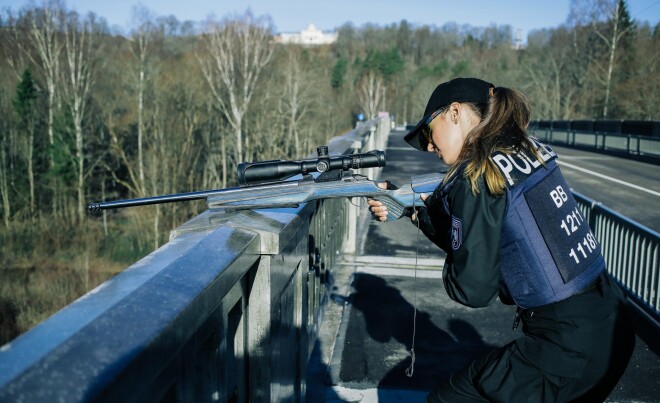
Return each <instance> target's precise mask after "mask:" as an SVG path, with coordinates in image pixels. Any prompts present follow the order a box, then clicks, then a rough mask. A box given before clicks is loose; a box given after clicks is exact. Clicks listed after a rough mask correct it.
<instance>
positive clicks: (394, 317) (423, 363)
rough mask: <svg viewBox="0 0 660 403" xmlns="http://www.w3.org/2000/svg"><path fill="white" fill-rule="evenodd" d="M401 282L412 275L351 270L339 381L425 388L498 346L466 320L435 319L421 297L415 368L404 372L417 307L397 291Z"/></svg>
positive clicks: (399, 387)
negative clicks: (353, 271)
mask: <svg viewBox="0 0 660 403" xmlns="http://www.w3.org/2000/svg"><path fill="white" fill-rule="evenodd" d="M400 281H407V282H410V281H411V279H410V278H406V279H401V278H399V279H397V278H394V277H387V278H383V277H379V276H375V275H371V274H365V273H356V274H355V276H354V281H353V289H354V292H353V293H352V294H351V296H350V298H349V302H350V304H351V309H350V314H349V322H348V328H347V331H346V333H347V338H346V342H345V344H344V347H343V352H342V367H341V372H340V378H341V381H342V383H344V384H349V385H350V384H360V383H368V384H371V385H378V389H379V390H381V389H407V390H427V391H428V390H430V389H431V388H432V387H433V385H435V384H436V383H437V382H438V381H440V380H443V379H447V378H448V377H449V376H450V375H451V374H452V373H454V372H456V371H458V370H459V369H461V368H463V367H464V366H466V365H468V364H469V363H470V362H471V361H473V360H474V359H476V358H478V357H480V356H482V355H484V354H486V353H487V352H488V351H490V350H492V349H493V348H496V347H497V346H496V345H491V344H488V343H485V342H484V341H483V338H482V337H481V335H480V334H479V333H478V331H477V330H476V329H475V327H474V326H473V325H472V324H470V323H469V322H467V321H465V320H462V319H456V318H446V317H443V318H439V317H437V318H435V319H434V318H433V316H432V315H431V314H430V313H429V312H428V311H426V310H425V309H424V308H422V307H426V306H427V304H426V303H425V301H418V302H421V304H420V307H418V310H417V316H416V328H415V345H414V352H415V363H414V367H413V369H414V371H413V372H412V376H410V377H409V376H407V375H406V372H407V370H408V371H409V368H410V366H411V363H412V357H411V354H410V350H411V348H412V347H413V320H414V317H415V309H414V306H413V305H412V304H411V303H410V302H409V301H408V300H407V299H406V298H404V297H403V295H402V294H401V291H400V290H399V288H398V286H397V284H396V283H399V282H400ZM420 281H421V280H420ZM424 281H425V282H427V281H428V280H424ZM418 284H419V283H418ZM420 285H422V284H420ZM426 285H427V286H428V284H426ZM436 285H437V286H441V284H436ZM422 288H426V287H422ZM383 393H386V391H383ZM379 395H380V392H379Z"/></svg>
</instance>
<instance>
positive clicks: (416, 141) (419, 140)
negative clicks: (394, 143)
mask: <svg viewBox="0 0 660 403" xmlns="http://www.w3.org/2000/svg"><path fill="white" fill-rule="evenodd" d="M425 121H426V119H422V120H420V121H419V123H417V126H415V128H414V129H412V130H411V131H409V132H408V134H406V135H405V137H404V138H403V139H404V140H406V143H408V144H410V145H411V146H412V147H414V148H416V149H418V150H419V151H427V149H428V145H429V144H428V141H426V138H424V135H423V134H422V130H424V125H425V123H424V122H425Z"/></svg>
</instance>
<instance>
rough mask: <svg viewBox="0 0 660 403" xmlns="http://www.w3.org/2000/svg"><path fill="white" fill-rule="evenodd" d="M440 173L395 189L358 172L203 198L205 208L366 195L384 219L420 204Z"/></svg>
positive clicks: (275, 204)
mask: <svg viewBox="0 0 660 403" xmlns="http://www.w3.org/2000/svg"><path fill="white" fill-rule="evenodd" d="M442 177H443V176H442V174H439V173H432V174H427V175H420V176H415V177H413V178H412V180H411V183H410V184H406V185H404V186H402V187H400V188H398V189H395V190H390V189H381V188H380V187H378V182H375V181H372V180H370V179H369V178H367V177H366V176H362V175H347V176H344V177H343V178H342V179H341V180H338V181H329V182H314V181H312V180H309V181H305V180H302V181H297V182H293V181H292V182H284V183H277V184H271V185H261V186H250V187H245V188H235V189H227V191H226V192H218V193H216V194H213V195H210V196H209V197H208V198H207V205H208V207H209V209H212V210H217V209H223V210H245V209H265V208H275V207H292V206H299V205H300V204H302V203H307V202H310V201H314V200H319V199H336V198H342V197H347V198H353V197H366V198H372V199H376V200H379V201H381V202H383V204H385V205H386V206H387V209H388V211H389V212H390V214H388V221H394V220H398V219H399V218H401V217H403V216H404V215H407V214H409V213H410V212H411V209H412V208H413V207H415V206H422V205H423V202H422V201H421V198H420V193H426V192H429V191H433V189H435V187H437V186H438V184H439V183H440V182H441V181H442Z"/></svg>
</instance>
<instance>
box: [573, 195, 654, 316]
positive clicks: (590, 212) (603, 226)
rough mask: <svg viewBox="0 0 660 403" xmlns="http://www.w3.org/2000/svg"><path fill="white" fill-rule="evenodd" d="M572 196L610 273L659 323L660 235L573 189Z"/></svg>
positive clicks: (646, 312) (637, 303) (630, 296)
mask: <svg viewBox="0 0 660 403" xmlns="http://www.w3.org/2000/svg"><path fill="white" fill-rule="evenodd" d="M573 195H574V196H575V199H576V200H577V202H578V205H579V206H580V209H581V211H582V213H583V214H584V215H585V217H586V218H587V220H588V222H589V226H590V227H591V229H592V230H593V231H594V235H595V236H596V239H598V240H599V241H600V243H601V249H602V252H603V257H604V258H605V262H606V263H607V268H608V270H609V272H610V274H612V276H613V277H614V278H615V279H616V280H617V281H618V282H619V283H620V284H621V285H622V286H623V287H624V289H625V290H626V291H627V293H628V296H629V298H630V299H631V300H632V301H633V302H634V303H635V304H636V305H637V306H638V307H639V308H641V309H642V311H643V312H644V313H645V314H647V315H648V316H649V318H650V319H651V321H652V322H654V323H655V325H656V326H658V324H660V295H658V293H659V292H660V234H658V233H657V232H656V231H653V230H652V229H650V228H647V227H645V226H643V225H641V224H639V223H637V222H635V221H633V220H631V219H629V218H627V217H625V216H623V215H621V214H619V213H617V212H616V211H614V210H612V209H610V208H608V207H606V206H603V205H602V204H600V203H598V202H595V201H593V200H591V199H589V198H587V197H585V196H584V195H582V194H580V193H577V192H573Z"/></svg>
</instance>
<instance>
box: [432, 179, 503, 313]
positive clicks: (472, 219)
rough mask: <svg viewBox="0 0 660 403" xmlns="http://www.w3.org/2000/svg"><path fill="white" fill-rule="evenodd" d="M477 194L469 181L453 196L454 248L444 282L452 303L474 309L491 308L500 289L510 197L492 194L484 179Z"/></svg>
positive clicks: (458, 185) (462, 182)
mask: <svg viewBox="0 0 660 403" xmlns="http://www.w3.org/2000/svg"><path fill="white" fill-rule="evenodd" d="M479 190H480V191H479V193H478V194H476V195H475V194H473V193H472V189H471V188H470V184H469V183H468V182H467V180H457V181H456V183H455V185H454V187H453V188H452V190H451V191H450V193H449V203H448V204H449V210H450V212H451V223H450V226H451V229H450V233H451V244H450V250H449V251H448V254H447V260H446V261H445V267H444V270H443V274H442V278H443V281H444V285H445V289H446V291H447V294H448V295H449V297H450V298H451V299H453V300H454V301H456V302H459V303H461V304H463V305H467V306H470V307H475V308H476V307H483V306H487V305H489V304H491V303H492V302H493V301H494V300H495V298H496V297H497V295H498V291H499V289H500V239H501V230H502V222H503V217H504V214H505V210H506V197H494V196H492V195H490V193H488V191H487V189H486V187H485V185H484V184H483V180H481V179H480V183H479Z"/></svg>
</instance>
